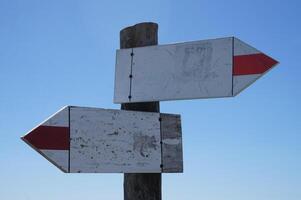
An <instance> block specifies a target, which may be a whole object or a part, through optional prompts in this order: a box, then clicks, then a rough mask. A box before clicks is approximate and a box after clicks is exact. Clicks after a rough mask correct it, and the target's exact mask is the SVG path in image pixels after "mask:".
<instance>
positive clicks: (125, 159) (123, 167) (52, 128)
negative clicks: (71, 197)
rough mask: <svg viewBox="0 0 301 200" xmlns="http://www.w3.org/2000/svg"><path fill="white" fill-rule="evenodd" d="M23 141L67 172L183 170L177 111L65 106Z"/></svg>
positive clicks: (159, 171)
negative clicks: (164, 112) (175, 112)
mask: <svg viewBox="0 0 301 200" xmlns="http://www.w3.org/2000/svg"><path fill="white" fill-rule="evenodd" d="M22 139H23V140H24V141H25V142H26V143H27V144H29V145H30V146H31V147H33V148H34V149H35V150H36V151H38V152H39V153H40V154H41V155H43V156H44V157H45V158H46V159H48V160H49V161H50V162H52V163H53V164H54V165H55V166H57V167H58V168H59V169H61V170H62V171H64V172H67V173H170V172H182V171H183V158H182V133H181V119H180V115H173V114H162V113H151V112H136V111H124V110H109V109H100V108H87V107H74V106H67V107H64V108H62V109H61V110H60V111H58V112H57V113H55V114H54V115H53V116H51V117H50V118H49V119H47V120H46V121H45V122H43V123H42V124H40V125H39V126H37V127H36V128H34V129H33V130H31V131H30V132H29V133H28V134H26V135H25V136H24V137H22Z"/></svg>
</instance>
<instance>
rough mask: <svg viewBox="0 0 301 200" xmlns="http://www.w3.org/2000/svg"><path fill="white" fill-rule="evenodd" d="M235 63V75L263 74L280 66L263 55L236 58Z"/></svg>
mask: <svg viewBox="0 0 301 200" xmlns="http://www.w3.org/2000/svg"><path fill="white" fill-rule="evenodd" d="M233 62H234V63H233V75H250V74H263V73H265V72H266V71H268V70H269V69H271V68H272V67H273V66H275V65H276V64H278V61H276V60H274V59H273V58H271V57H269V56H267V55H265V54H263V53H258V54H250V55H239V56H234V59H233Z"/></svg>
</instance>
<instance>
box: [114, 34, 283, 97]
mask: <svg viewBox="0 0 301 200" xmlns="http://www.w3.org/2000/svg"><path fill="white" fill-rule="evenodd" d="M276 64H277V61H276V60H274V59H273V58H271V57H269V56H267V55H266V54H264V53H262V52H260V51H258V50H257V49H255V48H253V47H251V46H250V45H247V44H246V43H244V42H242V41H240V40H239V39H237V38H234V37H229V38H221V39H213V40H203V41H195V42H186V43H178V44H171V45H158V46H147V47H140V48H130V49H120V50H117V55H116V72H115V93H114V102H115V103H128V102H147V101H164V100H177V99H196V98H216V97H232V96H235V95H237V94H238V93H240V92H241V91H242V90H244V89H245V88H246V87H248V86H249V85H250V84H252V83H253V82H255V81H256V80H257V79H258V78H260V77H261V76H262V75H263V74H265V73H266V72H267V71H269V70H270V69H271V68H272V67H273V66H275V65H276Z"/></svg>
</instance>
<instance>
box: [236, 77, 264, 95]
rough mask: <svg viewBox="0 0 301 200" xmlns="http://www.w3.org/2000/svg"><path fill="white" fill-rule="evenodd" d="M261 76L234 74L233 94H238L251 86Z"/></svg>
mask: <svg viewBox="0 0 301 200" xmlns="http://www.w3.org/2000/svg"><path fill="white" fill-rule="evenodd" d="M261 76H262V75H261V74H251V75H241V76H233V95H234V96H235V95H238V94H239V93H240V92H241V91H243V90H244V89H245V88H247V87H249V86H250V85H251V84H252V83H254V82H255V81H256V80H257V79H259V78H260V77H261Z"/></svg>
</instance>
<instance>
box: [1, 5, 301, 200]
mask: <svg viewBox="0 0 301 200" xmlns="http://www.w3.org/2000/svg"><path fill="white" fill-rule="evenodd" d="M300 2H301V1H298V0H295V1H294V0H288V1H283V0H273V1H272V0H270V1H268V0H267V1H262V0H244V1H241V0H228V1H221V0H220V1H217V0H198V1H193V0H185V1H183V0H182V1H176V0H167V1H164V0H152V1H142V0H135V1H131V0H130V1H122V0H120V1H114V0H110V1H98V0H87V1H80V0H52V1H39V0H26V1H24V0H0V91H1V94H0V113H1V115H0V136H1V139H0V141H1V145H0V199H1V200H41V199H43V200H65V199H72V200H82V199H89V200H99V199H105V200H113V199H114V200H115V199H117V200H118V199H123V188H122V184H123V175H122V174H64V173H62V172H61V171H59V170H58V169H57V168H56V167H55V166H53V165H52V164H50V163H49V162H48V161H47V160H45V159H44V158H43V157H41V156H40V155H39V154H38V153H36V152H35V151H33V150H32V149H31V148H30V147H29V146H27V145H26V144H25V143H24V142H22V141H21V140H20V136H22V135H24V134H25V133H26V132H27V131H28V130H30V129H31V128H33V127H34V126H36V125H37V124H38V123H40V122H41V121H43V120H44V119H45V118H47V117H48V116H49V115H51V114H53V113H54V112H56V111H57V110H58V109H60V108H61V107H62V106H64V105H78V106H92V107H101V108H119V105H116V104H113V102H112V99H113V85H114V66H115V51H116V49H118V48H119V31H120V30H121V29H122V28H124V27H126V26H129V25H133V24H135V23H139V22H144V21H153V22H156V23H158V24H159V43H160V44H168V43H175V42H182V41H193V40H201V39H209V38H218V37H225V36H236V37H238V38H240V39H241V40H243V41H245V42H247V43H249V44H251V45H252V46H254V47H256V48H258V49H260V50H262V51H263V52H265V53H267V54H268V55H271V56H272V57H274V58H275V59H277V60H278V61H280V64H279V65H278V66H277V67H276V68H274V69H273V70H272V71H271V72H269V73H268V74H267V75H265V76H264V77H263V78H261V79H260V80H258V81H257V82H256V83H254V84H253V85H252V86H251V87H249V88H248V89H247V90H245V91H244V92H242V93H241V94H240V95H239V96H237V97H235V98H222V99H209V100H186V101H172V102H164V103H161V111H162V112H169V113H180V114H181V115H182V127H183V142H184V173H183V174H164V175H163V199H165V200H166V199H169V200H180V199H204V200H205V199H206V200H255V199H256V200H269V199H272V200H300V199H301V173H300V172H301V156H300V154H301V120H300V114H301V112H300V111H301V109H300V102H301V90H300V84H301V79H300V74H301V67H300V46H301V39H300V35H301V31H300V30H301V22H300V19H301V14H300V8H301V3H300Z"/></svg>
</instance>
